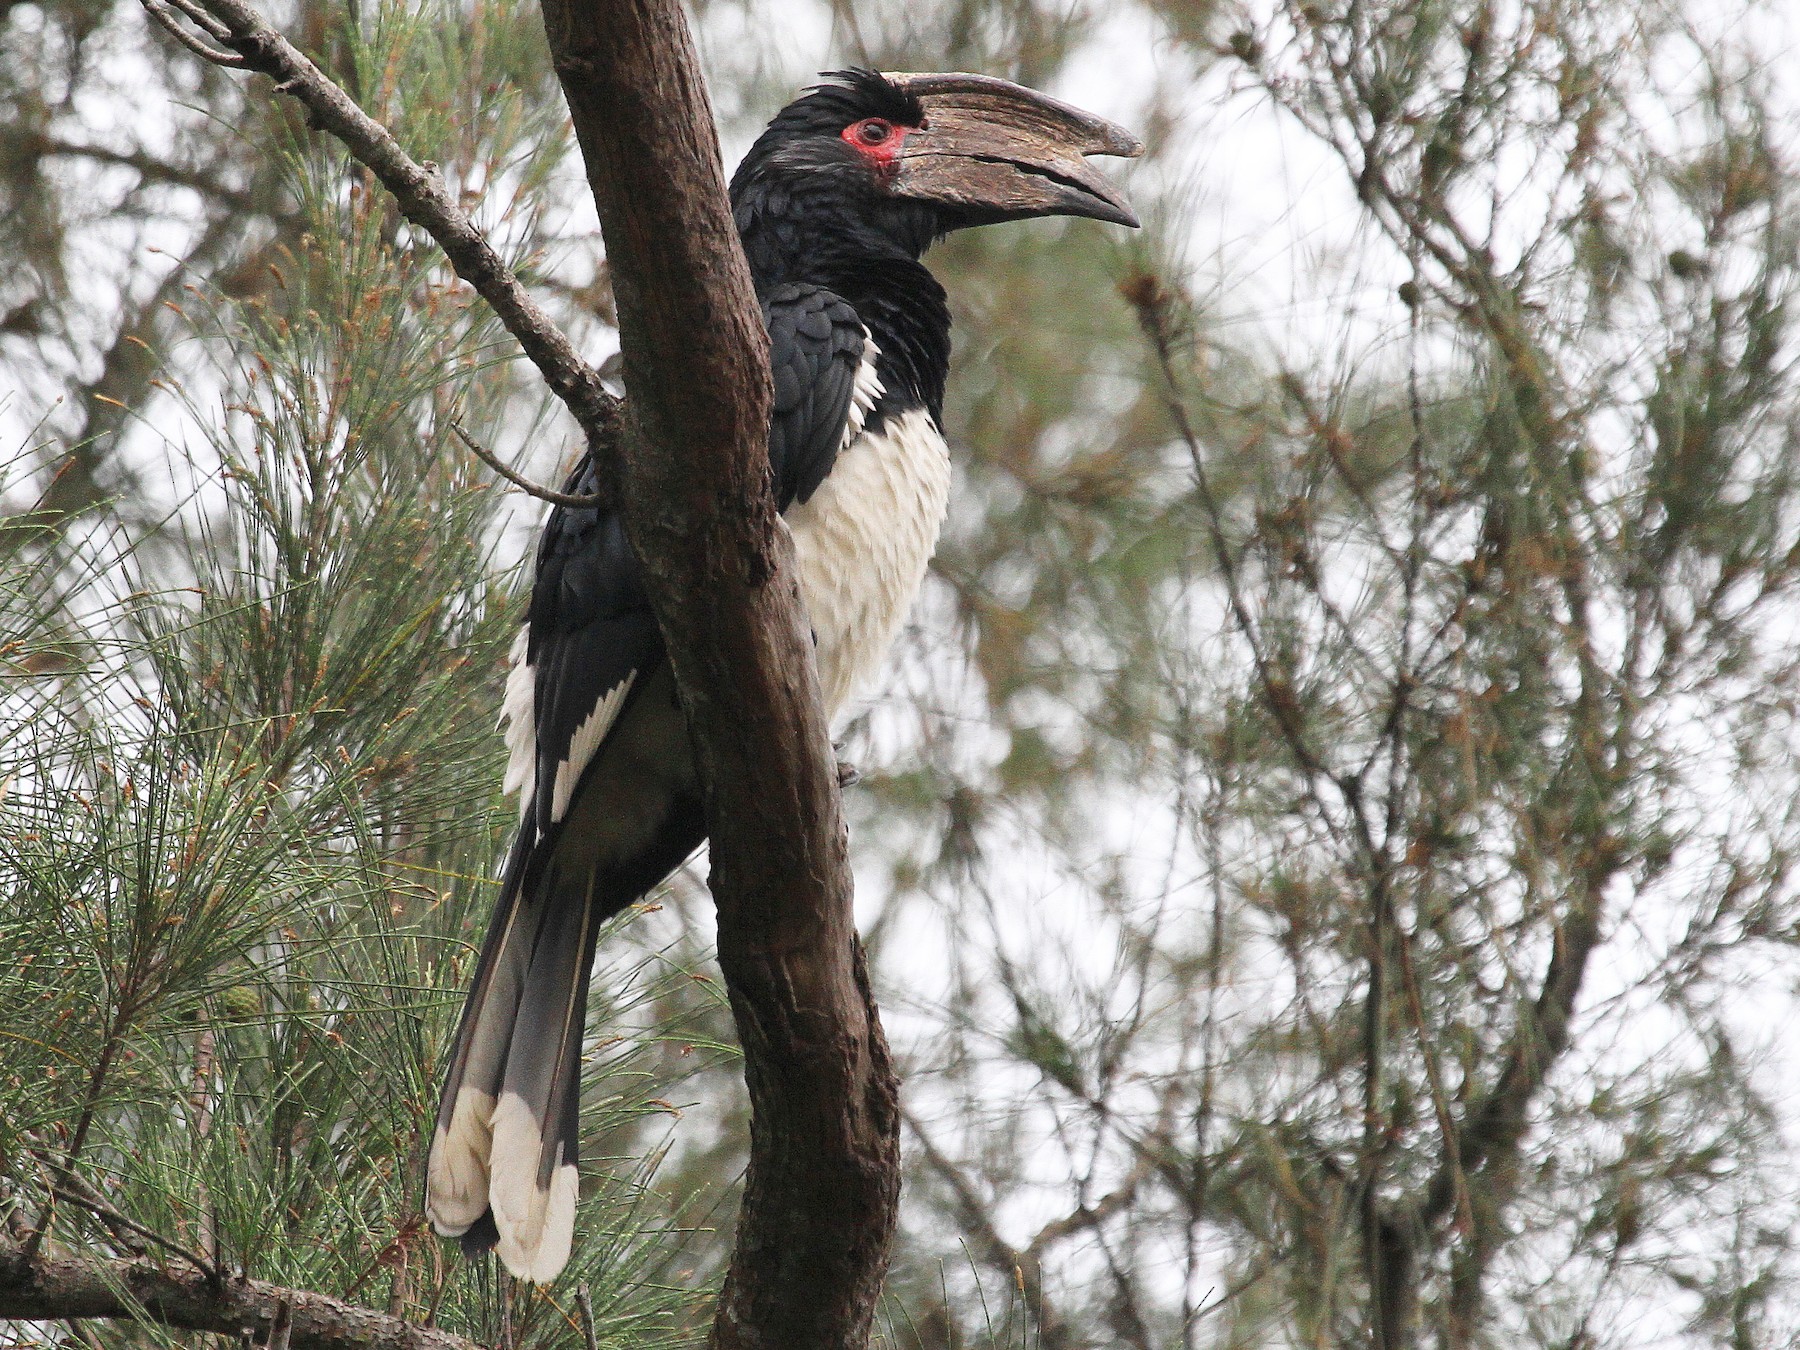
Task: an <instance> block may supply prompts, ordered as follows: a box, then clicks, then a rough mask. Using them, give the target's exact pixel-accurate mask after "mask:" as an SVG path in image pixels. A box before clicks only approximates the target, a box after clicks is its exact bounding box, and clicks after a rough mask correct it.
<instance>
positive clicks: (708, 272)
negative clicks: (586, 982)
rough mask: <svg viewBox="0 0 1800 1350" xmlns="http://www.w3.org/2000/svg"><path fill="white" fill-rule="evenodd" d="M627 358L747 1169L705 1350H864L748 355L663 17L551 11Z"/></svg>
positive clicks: (850, 1022) (812, 778)
mask: <svg viewBox="0 0 1800 1350" xmlns="http://www.w3.org/2000/svg"><path fill="white" fill-rule="evenodd" d="M544 21H545V26H546V28H547V30H548V32H549V38H550V50H551V54H552V57H553V59H554V61H555V63H556V69H557V72H558V74H559V75H560V77H561V79H562V83H563V89H564V92H565V94H566V95H567V96H568V100H569V106H570V109H571V111H572V113H573V115H574V120H575V130H576V135H577V138H578V139H579V141H580V144H581V149H582V153H583V155H584V156H585V158H586V162H587V169H588V181H589V183H590V184H591V186H592V188H593V191H594V197H595V200H596V202H597V204H598V206H599V210H600V223H601V229H602V231H603V233H604V234H605V237H606V248H607V258H608V261H609V263H610V265H611V269H612V276H613V289H614V293H615V299H616V301H617V304H618V313H619V333H620V342H621V345H622V347H623V352H624V359H625V385H626V392H627V409H628V411H627V418H628V423H629V429H628V434H627V436H626V438H625V445H626V450H625V454H624V457H623V470H622V476H621V484H620V487H621V501H622V503H623V506H624V511H625V519H626V524H627V529H628V531H629V532H630V534H631V537H632V540H633V543H634V545H635V546H636V547H637V549H638V553H639V556H640V557H641V558H642V560H643V562H644V564H645V566H646V568H647V570H648V572H649V574H650V580H651V594H652V599H653V601H654V603H655V606H656V610H657V616H658V618H659V620H660V621H661V623H662V627H663V633H664V636H665V638H666V639H667V641H668V646H669V652H670V658H671V660H672V662H673V664H674V670H675V675H676V681H677V684H678V685H679V686H680V689H681V692H682V697H683V701H684V703H685V705H686V707H687V712H688V719H689V725H690V730H691V734H692V737H693V741H694V749H695V754H696V756H697V758H698V761H699V766H700V776H701V780H702V782H703V783H704V784H705V785H706V790H707V824H708V828H709V830H710V831H711V837H712V863H713V870H712V879H711V880H712V888H713V894H714V897H715V899H716V901H717V903H718V909H719V962H720V965H721V966H722V967H723V969H724V972H725V979H726V985H727V988H728V990H729V992H730V995H731V1004H732V1011H733V1013H734V1015H735V1017H736V1021H737V1027H738V1034H739V1039H740V1041H741V1042H742V1044H743V1048H744V1061H745V1070H744V1076H745V1079H746V1081H747V1082H748V1084H749V1089H750V1101H751V1107H752V1122H751V1150H750V1168H749V1175H748V1181H747V1184H746V1187H745V1193H744V1206H743V1212H742V1214H741V1215H740V1217H739V1222H738V1239H737V1246H736V1249H735V1251H734V1252H733V1255H732V1261H731V1267H730V1270H729V1272H728V1273H727V1275H726V1279H725V1288H724V1292H723V1294H722V1296H721V1300H720V1306H719V1313H718V1317H717V1320H716V1321H715V1322H714V1325H713V1335H712V1344H713V1345H714V1346H716V1347H736V1346H759V1347H762V1346H766V1347H781V1350H809V1348H810V1347H818V1348H819V1350H825V1348H826V1347H833V1348H836V1347H849V1346H860V1345H863V1344H865V1343H866V1342H867V1339H868V1334H869V1327H870V1322H871V1319H872V1317H873V1314H874V1307H875V1300H876V1297H877V1295H878V1294H879V1292H880V1287H881V1280H882V1276H883V1275H884V1273H885V1271H886V1267H887V1253H888V1245H889V1241H890V1239H891V1236H892V1233H893V1227H894V1220H895V1215H896V1211H897V1206H898V1201H899V1187H900V1170H899V1125H900V1117H899V1111H898V1084H897V1082H896V1079H895V1076H894V1072H893V1068H892V1065H891V1063H890V1061H889V1057H888V1051H887V1044H886V1041H885V1039H884V1038H883V1036H882V1032H881V1024H880V1021H879V1019H878V1017H877V1013H876V1009H875V1003H874V999H873V998H872V996H871V994H870V990H869V981H868V974H867V971H866V969H865V968H864V964H863V959H862V952H861V948H860V946H859V945H858V942H857V938H856V931H855V928H854V925H853V922H852V916H851V904H850V902H851V878H850V869H849V859H848V851H847V844H846V838H845V831H844V823H843V818H842V815H841V812H840V807H839V800H838V789H837V780H836V771H835V766H834V761H833V757H832V754H831V746H830V738H829V734H828V729H827V726H826V723H825V717H824V714H823V712H822V710H821V705H820V700H819V692H818V678H817V675H816V673H815V670H814V665H813V660H812V647H811V641H810V638H809V636H808V630H807V627H806V624H805V622H804V620H803V617H802V612H801V607H800V603H799V593H798V587H797V583H796V580H795V571H794V562H793V548H792V544H791V542H790V541H789V539H788V537H787V533H786V530H785V529H784V528H783V527H782V526H781V524H780V521H779V517H778V516H777V514H776V510H775V502H774V497H773V494H772V490H771V484H770V481H769V472H768V456H767V451H766V448H765V441H766V436H767V431H766V428H767V426H768V398H769V395H768V388H767V386H768V374H767V366H768V363H767V358H766V355H765V343H766V339H765V337H764V335H763V332H762V325H761V321H760V317H759V314H758V311H757V308H756V305H755V300H754V296H753V293H752V290H751V285H750V277H749V271H748V269H747V267H746V265H745V263H744V260H743V256H742V253H741V251H740V250H739V247H738V242H737V233H736V230H735V229H734V228H733V226H732V223H731V217H730V212H729V209H728V206H727V203H726V199H725V185H724V175H723V171H722V169H721V167H720V162H719V152H718V142H717V138H716V135H715V132H714V129H713V119H712V112H711V108H710V106H709V104H708V102H707V98H706V92H705V87H704V85H703V84H702V82H701V79H700V75H699V64H698V61H697V59H696V57H695V54H694V49H693V45H692V42H691V40H690V38H689V35H688V31H687V24H686V21H685V20H684V18H683V16H682V12H681V8H680V5H679V4H678V3H677V0H546V2H545V4H544Z"/></svg>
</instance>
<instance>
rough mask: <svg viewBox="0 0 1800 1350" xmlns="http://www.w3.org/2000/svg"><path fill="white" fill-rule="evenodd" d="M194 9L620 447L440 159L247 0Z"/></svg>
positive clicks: (593, 427) (579, 365) (561, 341)
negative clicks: (351, 159) (382, 191)
mask: <svg viewBox="0 0 1800 1350" xmlns="http://www.w3.org/2000/svg"><path fill="white" fill-rule="evenodd" d="M141 3H142V4H143V5H144V7H145V9H146V10H148V11H149V12H150V14H151V17H152V18H155V19H156V20H157V21H158V22H159V23H160V24H162V25H163V26H164V27H166V28H168V27H171V25H173V24H174V23H175V20H174V19H173V18H172V17H171V16H170V15H168V14H167V13H166V12H165V11H163V10H161V9H159V8H158V0H141ZM186 8H187V7H186V6H184V9H186ZM193 8H194V9H195V10H197V11H201V12H204V13H205V14H209V15H211V16H212V18H213V19H214V21H215V23H216V24H217V28H213V27H211V26H208V29H207V31H208V35H209V36H212V37H216V38H217V39H218V40H219V41H220V42H223V43H225V44H226V45H228V46H229V47H230V48H231V50H232V52H233V53H235V55H236V57H237V58H238V59H237V60H234V61H230V62H226V61H219V64H221V65H233V66H236V65H239V64H241V65H242V66H243V67H245V68H247V69H250V70H253V71H256V72H258V73H260V74H263V75H267V76H269V77H270V78H271V79H273V80H274V81H275V82H276V83H275V88H276V91H277V92H278V93H283V94H288V95H290V96H292V97H293V98H295V99H298V100H299V101H300V103H301V104H302V105H303V106H304V107H305V108H306V112H307V121H308V123H309V124H310V125H312V126H314V127H317V128H319V129H320V130H322V131H328V132H330V133H331V134H332V135H333V136H335V137H337V139H338V140H340V141H342V142H343V143H344V145H345V147H346V148H348V149H349V151H350V153H351V154H352V155H354V156H356V158H357V159H358V160H359V161H360V162H362V163H363V164H365V165H367V166H368V168H369V169H370V170H372V171H373V172H374V174H375V176H376V177H377V178H379V179H380V180H381V182H382V185H383V186H385V187H386V188H387V190H388V191H389V192H391V193H393V195H394V200H395V201H396V202H397V203H398V204H399V207H400V210H401V212H402V214H404V215H405V216H406V218H407V219H408V220H410V221H411V222H412V223H413V224H414V225H417V226H418V227H419V228H420V229H422V230H424V231H425V232H426V233H427V234H429V235H430V236H431V237H432V238H433V239H435V240H436V241H437V244H438V247H439V248H441V249H443V250H444V256H445V257H446V258H448V259H449V260H450V266H451V267H452V268H453V269H454V270H455V272H456V275H457V276H459V277H461V278H462V279H463V280H464V281H466V282H468V283H469V285H471V286H473V287H474V288H475V290H476V292H477V294H479V295H480V296H481V298H482V299H483V300H485V301H487V303H488V304H489V305H490V306H491V307H492V308H493V311H494V313H495V314H496V315H497V316H498V317H499V319H500V322H501V323H503V324H504V325H505V326H506V330H507V332H509V333H511V334H512V335H513V336H514V337H515V338H517V339H518V341H519V345H520V346H521V347H522V348H524V350H525V355H526V356H527V357H529V358H530V359H531V362H532V364H533V365H535V366H536V367H537V368H538V370H539V372H540V373H541V374H542V375H543V377H544V382H545V383H546V384H548V385H549V386H550V389H551V391H552V392H553V393H554V394H555V395H556V396H557V397H558V398H560V399H561V400H562V401H563V402H564V403H565V404H567V405H568V408H569V411H570V412H571V413H573V414H574V415H575V420H576V421H577V422H578V423H579V424H580V425H581V429H582V431H583V432H584V433H586V435H587V438H588V443H589V444H590V445H592V446H595V447H602V446H605V447H611V446H612V445H613V444H614V436H615V433H616V428H617V424H618V419H619V409H618V400H617V399H615V398H614V397H613V396H612V395H611V394H609V393H607V392H606V389H605V386H603V385H602V384H601V383H600V376H599V373H598V372H597V371H595V369H594V368H593V367H592V366H590V365H589V364H588V363H587V362H586V361H585V360H583V359H582V357H581V354H580V353H579V352H577V351H576V350H575V347H574V344H573V343H571V342H570V341H569V339H568V337H567V335H565V334H564V333H563V331H562V330H561V329H560V328H558V327H557V326H556V324H555V322H554V321H553V320H552V319H551V318H550V316H549V315H548V314H546V313H545V312H544V310H543V308H542V306H540V305H539V304H538V303H537V301H535V300H533V299H532V298H531V296H530V295H529V294H528V293H527V292H526V290H525V287H524V285H523V284H521V283H520V281H519V279H518V277H517V276H516V275H514V273H513V271H512V269H511V268H509V267H508V266H507V265H506V264H505V263H504V262H503V261H502V260H501V258H500V255H499V254H497V253H495V252H494V249H493V246H492V245H491V244H489V243H488V241H487V238H486V236H485V235H483V234H482V233H481V231H480V230H478V229H476V228H475V224H474V222H473V221H471V220H470V219H469V217H468V216H467V214H465V213H464V212H463V210H462V209H461V208H460V207H459V206H457V204H456V199H455V198H454V197H453V196H452V195H451V193H450V189H449V188H448V186H447V185H446V184H445V182H444V179H443V175H441V174H440V173H439V172H438V170H437V166H436V165H435V164H430V163H426V164H420V163H418V162H417V161H415V160H414V159H412V158H411V157H410V156H409V155H408V154H407V153H406V152H405V151H404V150H402V149H401V148H400V145H399V142H397V141H396V140H395V139H394V137H393V135H392V133H390V132H389V131H388V129H387V128H386V127H384V126H382V125H381V124H380V123H379V122H377V121H375V120H374V119H373V118H372V117H370V116H369V115H368V114H367V113H365V112H364V111H363V110H362V109H361V108H359V107H358V106H357V105H356V101H355V100H354V99H352V98H351V97H350V96H349V95H348V94H346V93H345V92H344V91H343V90H342V89H340V88H339V87H338V86H337V85H336V84H334V83H333V82H332V81H331V80H330V79H329V78H328V77H327V76H326V75H325V73H324V72H323V71H321V70H320V69H319V68H318V67H317V66H315V65H314V64H313V63H312V61H311V60H309V59H308V58H307V57H306V55H305V54H304V53H302V52H301V51H300V50H299V49H298V48H296V47H295V46H294V45H293V44H292V43H291V42H289V41H288V40H287V39H286V38H284V37H282V36H281V34H280V33H277V32H276V31H275V30H274V29H273V28H271V27H269V25H268V24H267V23H265V22H264V21H263V17H262V15H261V14H259V13H257V11H256V10H255V9H254V8H252V7H251V6H250V5H248V4H245V3H243V0H199V2H198V3H195V4H194V5H193ZM171 31H173V30H171ZM200 46H204V44H200ZM199 49H200V48H199V47H196V50H199ZM206 54H207V53H205V52H202V55H206ZM208 59H209V60H218V56H217V55H216V54H214V55H209V56H208Z"/></svg>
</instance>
